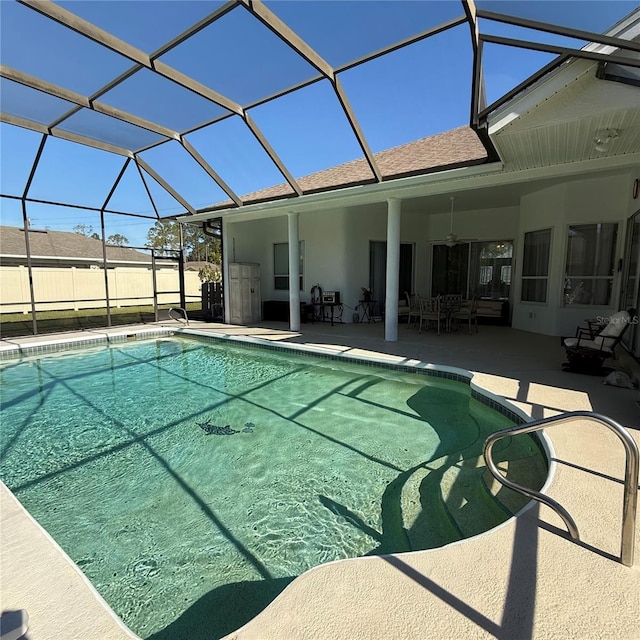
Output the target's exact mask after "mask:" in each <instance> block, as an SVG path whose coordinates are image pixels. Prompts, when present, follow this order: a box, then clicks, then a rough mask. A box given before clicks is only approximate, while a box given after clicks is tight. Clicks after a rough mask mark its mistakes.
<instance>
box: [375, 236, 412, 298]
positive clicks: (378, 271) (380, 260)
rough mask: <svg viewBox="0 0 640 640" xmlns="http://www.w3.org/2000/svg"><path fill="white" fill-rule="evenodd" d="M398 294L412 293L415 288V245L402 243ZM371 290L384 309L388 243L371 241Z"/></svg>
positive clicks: (400, 295)
mask: <svg viewBox="0 0 640 640" xmlns="http://www.w3.org/2000/svg"><path fill="white" fill-rule="evenodd" d="M398 280H399V283H398V284H399V286H398V294H399V297H400V298H403V297H404V292H405V291H408V292H409V293H412V292H413V290H412V286H413V244H410V243H408V242H401V243H400V267H399V273H398ZM369 288H370V289H371V295H372V297H373V299H374V300H376V301H377V302H379V303H380V309H384V303H385V299H386V297H387V296H386V289H387V243H386V242H377V241H371V242H370V243H369Z"/></svg>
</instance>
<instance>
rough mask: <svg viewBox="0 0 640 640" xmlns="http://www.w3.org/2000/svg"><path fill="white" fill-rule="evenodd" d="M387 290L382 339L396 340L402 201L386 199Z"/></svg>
mask: <svg viewBox="0 0 640 640" xmlns="http://www.w3.org/2000/svg"><path fill="white" fill-rule="evenodd" d="M387 205H388V206H387V290H386V292H385V305H384V339H385V340H387V341H388V342H396V341H397V340H398V289H399V282H398V280H399V272H400V209H401V206H402V201H401V200H398V199H397V198H389V200H387Z"/></svg>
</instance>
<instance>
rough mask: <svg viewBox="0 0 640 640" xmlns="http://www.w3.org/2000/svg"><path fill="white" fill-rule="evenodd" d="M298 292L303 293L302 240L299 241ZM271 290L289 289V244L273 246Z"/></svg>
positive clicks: (281, 243)
mask: <svg viewBox="0 0 640 640" xmlns="http://www.w3.org/2000/svg"><path fill="white" fill-rule="evenodd" d="M299 268H300V291H304V286H303V275H304V240H301V241H300V267H299ZM273 288H274V289H276V290H283V289H284V290H288V289H289V243H288V242H280V243H278V244H274V245H273Z"/></svg>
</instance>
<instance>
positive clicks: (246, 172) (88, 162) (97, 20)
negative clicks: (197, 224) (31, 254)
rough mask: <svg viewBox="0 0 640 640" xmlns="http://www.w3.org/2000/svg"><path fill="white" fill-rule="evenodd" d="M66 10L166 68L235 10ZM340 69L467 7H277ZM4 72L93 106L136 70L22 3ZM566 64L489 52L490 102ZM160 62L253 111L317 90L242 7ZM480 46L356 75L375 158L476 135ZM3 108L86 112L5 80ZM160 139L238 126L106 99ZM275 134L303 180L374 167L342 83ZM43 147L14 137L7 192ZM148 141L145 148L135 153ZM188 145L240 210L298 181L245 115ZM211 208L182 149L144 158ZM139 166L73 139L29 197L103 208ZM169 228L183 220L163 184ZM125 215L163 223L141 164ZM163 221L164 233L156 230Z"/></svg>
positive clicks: (170, 98) (117, 132) (143, 138)
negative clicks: (474, 79) (204, 22)
mask: <svg viewBox="0 0 640 640" xmlns="http://www.w3.org/2000/svg"><path fill="white" fill-rule="evenodd" d="M60 4H61V5H62V6H63V7H65V8H66V9H68V10H70V11H72V12H74V13H77V14H78V15H80V16H81V17H83V18H84V19H86V20H89V21H90V22H93V23H94V24H96V25H97V26H99V27H101V28H104V29H107V30H110V31H111V32H112V33H114V34H115V35H116V36H118V37H119V38H121V39H122V40H124V41H126V42H128V43H130V44H132V45H134V46H136V47H138V48H139V49H141V50H143V51H145V52H147V53H152V52H154V51H156V50H157V49H158V48H159V47H161V46H162V45H163V44H164V43H165V42H167V41H169V40H171V39H172V38H173V37H175V36H176V35H178V34H179V33H181V32H182V31H184V29H186V28H188V27H189V25H191V24H193V23H195V22H197V21H198V20H200V19H202V18H203V17H204V16H206V15H207V14H208V13H209V12H211V11H213V10H215V8H216V7H218V6H220V4H221V3H219V2H213V1H211V0H206V1H205V0H200V1H195V2H193V1H189V0H183V1H182V2H171V1H168V0H167V1H163V2H155V1H154V0H143V1H133V0H128V1H117V0H114V1H102V0H93V1H85V0H75V1H72V2H61V3H60ZM266 4H267V6H268V7H269V8H270V9H271V10H272V11H273V12H274V13H276V14H277V15H278V16H279V17H280V19H282V20H283V21H284V22H285V23H287V24H288V25H290V26H291V27H292V28H293V29H294V30H296V31H297V32H298V34H299V35H300V36H301V37H302V38H303V39H304V40H305V41H306V42H307V43H308V44H309V45H310V46H311V47H312V48H313V49H314V50H315V51H317V52H318V53H319V54H320V55H321V56H322V57H323V58H324V59H325V60H326V61H327V62H329V63H330V64H331V65H333V66H335V67H339V66H340V65H342V64H344V63H346V62H348V61H350V60H353V59H355V58H357V57H358V56H360V55H363V54H365V53H367V52H370V51H374V50H376V49H378V48H380V47H384V46H386V45H388V44H390V43H392V42H394V41H397V40H400V39H402V38H405V37H408V36H411V35H413V34H415V33H417V32H419V31H422V30H424V29H427V28H430V27H432V26H435V25H437V24H440V23H441V22H443V21H445V20H449V19H452V18H454V17H457V16H460V15H462V5H461V3H460V2H458V1H457V0H446V1H442V2H438V1H435V0H433V1H427V2H421V1H418V0H411V1H404V0H394V1H393V2H385V1H382V0H378V1H371V0H356V1H346V0H341V1H332V0H325V1H321V2H314V1H306V2H305V1H302V0H289V1H283V0H279V1H273V2H266ZM477 5H478V6H479V7H480V8H483V9H487V10H492V11H504V12H512V13H514V14H515V15H518V16H521V17H527V18H531V19H536V20H547V21H549V22H555V23H557V24H559V25H564V26H573V27H576V28H581V29H586V30H591V31H599V32H601V31H603V30H605V29H607V28H608V27H610V26H611V25H612V24H614V23H615V22H617V21H618V20H619V19H620V18H622V17H623V16H625V15H626V14H628V13H629V12H630V11H632V10H633V9H635V8H636V7H637V3H636V2H626V1H616V0H587V1H583V2H578V1H569V2H563V1H551V0H548V1H542V2H535V1H534V2H524V1H518V2H508V1H506V0H503V1H498V2H484V1H481V0H480V1H478V2H477ZM0 11H1V12H2V15H1V16H0V18H1V29H2V32H1V34H0V35H1V44H0V56H1V58H2V62H3V64H5V65H7V66H9V67H14V68H16V69H20V70H22V71H24V72H26V73H29V74H31V75H34V76H36V77H38V78H41V79H44V80H47V81H49V82H52V83H54V84H57V85H59V86H62V87H64V88H67V89H71V90H73V91H76V92H78V93H81V94H83V95H91V94H92V93H93V92H95V91H97V90H99V89H100V88H101V87H102V86H103V85H105V84H106V83H107V82H109V81H110V80H111V79H113V78H114V77H116V76H118V75H119V74H120V73H122V72H123V71H125V70H127V69H129V68H130V67H131V62H130V61H128V60H126V59H125V58H123V57H122V56H120V55H118V54H116V53H114V52H112V51H109V50H106V49H104V48H103V47H100V46H99V45H97V44H96V43H94V42H91V41H89V40H87V39H86V38H84V37H82V36H80V35H79V34H75V33H73V32H71V31H69V30H68V29H66V28H64V27H63V26H61V25H58V24H55V23H52V22H51V21H49V20H46V19H44V18H43V17H42V16H40V15H38V14H37V13H35V12H33V11H32V10H30V9H28V8H26V7H24V6H22V5H19V4H17V3H15V2H14V1H13V0H0ZM481 30H482V31H483V32H487V33H492V34H495V35H506V36H510V37H515V38H522V39H531V40H538V41H540V40H542V41H544V42H548V43H553V44H558V43H560V44H566V45H568V46H573V47H577V48H579V47H580V46H582V45H583V44H584V43H582V42H580V41H576V40H571V39H565V38H560V37H557V36H552V35H545V36H543V37H542V38H541V37H540V36H539V34H536V33H534V32H531V31H529V30H524V29H518V28H514V27H508V26H505V25H500V24H499V23H492V24H491V25H489V24H486V21H483V24H481ZM552 57H553V56H551V55H548V54H544V53H539V52H531V51H525V50H521V49H514V48H508V49H507V48H504V47H499V46H496V45H487V46H486V47H485V58H484V62H485V66H484V73H485V83H486V89H487V95H488V99H489V101H490V102H491V101H493V100H495V99H496V98H497V97H499V96H500V95H502V94H503V93H505V92H506V91H508V90H509V89H511V88H512V87H513V86H515V85H516V84H518V83H519V82H520V81H521V80H523V79H525V78H526V77H527V76H529V75H530V74H531V73H533V72H534V71H535V70H537V69H538V68H539V67H541V66H543V65H544V64H546V62H548V61H549V60H551V59H552ZM160 60H161V61H162V62H164V63H165V64H168V65H170V66H171V67H174V68H175V69H177V70H179V71H181V72H183V73H186V74H189V75H191V76H192V77H194V78H195V79H196V80H198V81H199V82H201V83H203V84H205V85H207V86H210V87H212V88H214V89H215V90H217V91H219V92H220V93H222V94H224V95H226V96H228V97H229V98H231V99H233V100H235V101H237V102H239V103H240V104H242V105H243V106H246V105H248V104H251V103H252V102H253V101H256V100H259V99H261V98H264V97H266V96H269V95H271V94H273V93H274V92H276V91H279V90H282V89H285V88H287V87H289V86H291V85H293V84H296V83H298V82H302V81H305V80H307V79H309V78H312V77H314V76H315V75H317V72H316V71H315V69H313V68H312V67H311V65H309V64H308V63H307V62H306V61H304V60H302V59H301V58H300V57H299V56H297V55H295V54H294V53H293V52H292V51H291V50H290V49H289V48H288V47H287V46H286V45H285V44H283V43H282V41H280V40H279V39H278V38H277V37H276V36H274V35H273V34H272V33H270V32H269V31H267V30H266V29H265V28H264V27H262V25H260V24H258V23H257V22H255V20H253V18H252V16H250V15H249V13H248V12H247V11H246V10H245V9H243V8H242V7H239V8H236V9H234V10H233V11H231V12H230V13H229V14H227V15H226V16H224V17H223V18H221V19H220V20H219V21H218V22H217V23H213V24H211V25H210V26H208V27H207V28H205V29H203V30H202V31H200V32H199V33H198V34H196V35H195V36H194V37H193V38H191V39H190V40H188V41H186V42H184V43H182V44H180V45H178V46H177V47H176V48H174V49H172V50H170V51H169V52H167V53H166V54H164V55H162V56H160ZM471 71H472V69H471V46H470V38H469V30H468V27H467V25H466V24H463V25H461V26H459V27H456V28H454V29H452V30H450V31H448V32H446V33H444V34H441V35H439V36H436V37H433V38H428V39H426V40H424V41H422V42H420V43H417V44H415V45H412V46H411V47H407V48H404V49H401V50H399V51H396V52H394V53H393V54H390V55H388V56H385V57H383V58H378V59H377V60H375V61H372V62H370V63H367V64H366V65H362V66H360V67H356V68H354V69H350V70H347V71H344V72H342V73H341V74H340V76H339V77H340V80H341V82H342V85H343V86H344V89H345V91H346V94H347V96H348V99H349V101H350V102H351V105H352V107H353V109H354V111H355V113H356V115H357V117H358V120H359V123H360V125H361V127H362V130H363V131H364V133H365V136H366V138H367V140H368V142H369V145H370V147H371V148H372V150H373V151H374V152H377V151H381V150H383V149H387V148H390V147H393V146H396V145H398V144H403V143H405V142H408V141H411V140H415V139H418V138H421V137H424V136H428V135H433V134H435V133H439V132H441V131H445V130H447V129H450V128H453V127H457V126H461V125H465V124H468V120H469V100H470V79H471ZM0 91H1V93H0V96H1V97H0V100H1V102H2V109H3V111H6V112H8V113H16V114H26V117H29V118H31V119H33V120H36V121H40V122H43V123H50V122H52V121H54V120H55V119H56V118H57V117H59V116H61V115H62V114H64V113H66V112H68V111H69V109H70V108H71V107H72V106H73V105H72V104H71V103H69V102H67V101H64V100H61V99H59V98H55V97H52V96H44V97H43V96H42V95H36V94H35V92H34V90H32V89H29V88H26V87H22V86H21V85H16V84H15V83H12V82H11V81H8V80H5V79H3V80H2V84H1V85H0ZM98 99H99V100H100V101H102V102H104V103H106V104H108V105H111V106H114V107H117V108H120V109H123V110H125V111H127V112H130V113H132V114H134V115H136V116H139V117H142V118H145V119H148V120H150V121H153V122H156V123H158V124H160V125H163V126H166V127H169V128H172V129H175V130H178V131H183V130H186V129H190V128H192V127H196V126H198V125H200V124H202V123H203V122H206V121H209V120H211V119H213V118H216V117H219V116H222V115H225V114H226V113H228V112H227V111H226V110H225V109H224V108H223V107H221V106H219V105H216V104H214V103H213V102H211V101H209V100H206V99H205V98H202V97H201V96H198V95H196V94H194V93H192V92H190V91H188V90H186V89H184V88H183V87H180V86H178V85H176V84H174V83H172V82H170V81H169V80H167V79H166V78H162V77H160V76H158V75H157V74H154V73H152V72H151V71H148V70H142V71H140V72H138V73H136V74H134V75H133V76H131V77H130V78H129V79H128V80H126V81H125V82H123V83H122V84H120V85H119V86H117V87H115V88H113V89H111V90H110V91H108V92H106V93H105V94H104V95H102V96H100V97H99V98H98ZM249 113H250V115H251V117H252V118H253V119H254V120H255V122H256V123H257V125H258V126H259V128H260V129H261V131H262V132H263V133H264V134H265V135H266V136H267V138H268V139H269V141H270V143H271V144H272V146H273V147H274V149H275V150H276V152H277V153H278V155H279V156H280V157H281V159H282V160H283V161H284V162H285V164H286V165H287V167H288V168H289V169H290V171H291V173H292V174H293V175H294V176H295V177H301V176H304V175H307V174H309V173H312V172H315V171H319V170H322V169H325V168H328V167H331V166H335V165H337V164H340V163H342V162H346V161H349V160H352V159H355V158H357V157H360V156H361V155H362V152H361V150H360V147H359V146H358V144H357V141H356V140H355V138H354V136H353V133H352V131H351V129H350V127H349V125H348V123H347V121H346V119H345V117H344V114H343V112H342V110H341V107H340V105H339V102H338V100H337V98H336V96H335V93H334V91H333V89H332V87H331V84H330V83H329V82H328V81H327V80H323V81H320V82H317V83H315V84H313V85H310V86H308V87H306V88H304V89H301V90H298V91H295V92H293V93H290V94H288V95H286V96H284V97H282V98H280V99H278V100H276V101H272V102H268V103H266V104H262V105H259V106H255V107H254V108H251V109H250V110H249ZM61 127H63V128H68V129H69V130H70V131H72V132H76V133H82V134H83V135H87V136H89V137H98V138H103V139H106V140H108V141H111V142H113V143H114V144H121V145H122V146H131V144H133V146H134V147H135V146H136V145H138V146H144V145H146V144H150V143H153V142H154V141H156V140H159V139H161V138H160V137H159V136H158V134H156V133H153V132H149V131H147V130H144V129H140V128H139V127H132V126H131V125H127V124H126V123H123V122H121V121H117V120H114V119H112V118H109V117H107V116H104V115H102V114H99V113H96V112H93V111H90V110H86V109H83V110H82V111H81V112H80V113H78V114H75V115H74V116H72V117H71V118H69V119H68V120H67V121H65V122H64V123H63V124H62V125H61ZM40 140H41V135H40V134H37V133H34V132H31V131H26V130H23V129H19V128H16V127H12V126H10V125H6V124H2V125H0V162H1V164H0V186H1V192H2V193H3V194H8V195H20V194H21V193H22V191H23V189H24V185H25V182H26V179H27V177H28V174H29V171H30V168H31V163H32V161H33V158H34V156H35V153H36V151H37V149H38V146H39V144H40ZM131 140H133V141H134V143H131V142H130V141H131ZM187 140H188V141H189V142H190V143H191V144H192V145H193V146H194V147H195V148H196V149H197V150H198V152H199V153H201V155H202V156H203V157H204V158H205V160H207V162H209V164H210V165H211V166H212V167H213V168H214V169H215V170H216V171H217V172H218V173H219V174H220V175H221V176H222V178H223V179H224V180H225V181H227V182H228V184H229V185H230V186H231V188H232V189H233V190H234V191H235V192H236V193H237V194H239V195H243V194H246V193H249V192H252V191H256V190H259V189H263V188H265V187H267V186H270V185H273V184H278V183H281V182H283V179H282V177H281V175H280V174H279V172H278V170H277V169H276V168H275V167H274V165H273V163H272V162H271V160H270V159H269V158H268V156H267V155H266V154H265V153H264V151H263V150H262V148H261V147H260V146H259V144H258V143H257V141H256V139H255V138H254V137H253V136H252V135H251V134H250V132H249V130H248V129H247V127H246V126H245V124H244V123H243V122H242V120H241V119H240V118H239V117H238V116H233V117H229V118H227V119H225V120H223V121H221V122H218V123H215V124H214V125H212V126H209V127H206V128H203V129H200V130H198V131H194V132H193V133H191V134H188V135H187ZM141 157H142V159H143V160H144V161H145V162H147V163H148V164H149V165H150V166H152V167H153V169H154V170H156V171H157V172H158V173H160V174H161V175H162V176H163V177H164V178H165V179H166V180H167V181H168V182H169V183H170V184H171V185H173V186H174V187H175V188H176V189H177V190H178V191H179V192H180V193H182V195H183V196H185V197H186V198H187V200H188V201H189V202H190V203H191V204H192V206H194V207H195V208H198V207H203V206H206V205H209V204H212V203H214V202H219V201H221V200H225V199H226V198H227V196H226V194H225V193H224V192H223V191H222V190H221V189H220V188H219V187H217V185H215V183H214V182H212V180H211V179H210V178H209V176H208V175H207V174H206V173H205V172H204V171H203V170H202V169H201V168H200V167H199V165H197V164H196V163H195V162H194V161H193V159H192V158H191V157H190V156H189V155H188V154H187V153H185V152H184V150H183V149H182V148H181V147H180V145H179V144H178V143H176V142H168V143H165V144H163V145H160V146H158V147H156V148H153V149H150V150H148V151H146V152H143V153H142V154H141ZM123 164H124V158H122V157H120V156H115V155H113V154H108V153H105V152H102V151H98V150H96V149H91V148H87V147H83V146H82V145H78V144H74V143H71V142H67V141H64V140H59V139H54V138H50V139H49V140H48V141H47V143H46V145H45V149H44V153H43V155H42V159H41V162H40V165H39V166H38V169H37V171H36V174H35V177H34V181H33V184H32V187H31V189H30V191H29V196H30V197H33V198H40V199H47V200H59V201H64V202H66V203H73V204H79V205H86V206H93V207H100V206H102V204H103V203H104V201H105V199H106V197H107V195H108V193H109V190H110V188H111V185H112V184H113V181H114V180H115V178H116V177H117V175H118V174H119V172H120V170H121V169H122V167H123ZM149 184H150V188H151V190H152V193H153V196H154V198H157V202H156V204H157V207H158V209H159V211H160V213H161V215H171V214H174V213H178V212H180V211H181V210H182V207H181V206H180V205H179V204H178V203H177V202H176V201H175V200H174V199H173V198H172V197H171V196H169V195H168V194H166V192H164V191H163V190H162V189H161V188H160V187H159V186H158V185H157V184H155V183H154V181H153V180H152V179H151V180H150V181H149ZM0 204H1V207H2V209H1V215H2V224H11V225H21V222H22V212H21V208H20V206H19V203H17V202H15V201H13V202H12V201H10V200H8V199H7V198H3V199H2V200H1V201H0ZM109 208H112V209H116V210H123V211H129V212H134V213H137V214H139V215H143V216H153V215H154V212H153V209H152V206H151V203H150V201H149V199H148V197H147V195H146V192H145V190H144V188H143V186H142V183H141V181H140V177H139V175H138V172H137V169H135V167H134V166H132V165H130V166H129V167H128V169H127V171H126V173H125V175H124V177H123V180H122V181H121V184H120V185H119V187H118V189H117V190H116V192H115V194H114V195H113V197H112V199H111V200H110V203H109ZM28 215H29V217H30V219H31V221H32V225H33V226H34V227H38V228H43V227H50V228H52V229H59V230H71V229H72V228H73V226H74V225H75V224H79V223H84V224H91V225H92V226H93V227H94V229H96V230H98V229H99V216H98V214H97V213H91V212H85V211H82V210H79V209H69V208H60V207H51V206H47V205H42V204H29V205H28ZM151 222H152V221H151ZM149 226H150V221H148V220H147V219H140V218H130V217H122V216H108V221H107V235H110V234H111V233H121V234H123V235H125V236H126V237H127V238H129V240H130V241H131V243H132V244H135V245H140V244H143V243H144V239H145V237H146V230H147V229H148V227H149Z"/></svg>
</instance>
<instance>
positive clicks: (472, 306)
mask: <svg viewBox="0 0 640 640" xmlns="http://www.w3.org/2000/svg"><path fill="white" fill-rule="evenodd" d="M451 320H455V322H456V323H457V322H460V321H462V322H468V323H469V335H471V323H472V322H473V323H475V325H476V333H478V296H473V298H472V299H471V300H465V301H464V302H463V303H462V306H461V307H460V309H458V311H454V312H453V313H452V314H451Z"/></svg>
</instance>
